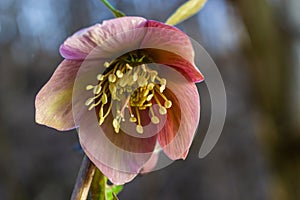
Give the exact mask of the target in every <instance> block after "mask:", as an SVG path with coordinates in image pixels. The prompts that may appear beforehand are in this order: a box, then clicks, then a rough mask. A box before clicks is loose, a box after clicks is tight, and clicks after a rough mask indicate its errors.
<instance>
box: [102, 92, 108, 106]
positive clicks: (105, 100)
mask: <svg viewBox="0 0 300 200" xmlns="http://www.w3.org/2000/svg"><path fill="white" fill-rule="evenodd" d="M101 101H102V104H106V103H107V95H106V93H103V94H102V97H101Z"/></svg>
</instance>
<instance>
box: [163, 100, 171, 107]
mask: <svg viewBox="0 0 300 200" xmlns="http://www.w3.org/2000/svg"><path fill="white" fill-rule="evenodd" d="M164 106H165V107H166V108H171V106H172V101H170V100H167V101H165V103H164Z"/></svg>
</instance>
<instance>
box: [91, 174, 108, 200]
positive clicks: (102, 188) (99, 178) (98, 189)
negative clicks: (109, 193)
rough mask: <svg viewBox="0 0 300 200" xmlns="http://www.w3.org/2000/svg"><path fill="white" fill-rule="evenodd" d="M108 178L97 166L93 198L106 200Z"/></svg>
mask: <svg viewBox="0 0 300 200" xmlns="http://www.w3.org/2000/svg"><path fill="white" fill-rule="evenodd" d="M106 182H107V178H106V177H105V176H104V175H103V174H102V172H101V171H100V170H99V169H98V168H96V170H95V174H94V178H93V181H92V186H91V199H95V200H106V197H105V196H106Z"/></svg>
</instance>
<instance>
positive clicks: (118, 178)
mask: <svg viewBox="0 0 300 200" xmlns="http://www.w3.org/2000/svg"><path fill="white" fill-rule="evenodd" d="M89 158H90V159H91V160H92V161H93V163H94V164H95V165H96V166H97V168H98V169H99V170H100V171H101V172H102V173H103V174H104V175H105V176H106V177H107V178H108V179H109V180H110V181H111V182H112V183H113V184H115V185H123V184H125V183H128V182H130V181H131V180H132V179H134V177H136V176H137V174H138V173H128V172H123V171H119V170H116V169H113V168H110V167H108V166H107V165H104V164H103V163H101V162H100V161H99V160H98V159H96V158H94V157H93V155H89Z"/></svg>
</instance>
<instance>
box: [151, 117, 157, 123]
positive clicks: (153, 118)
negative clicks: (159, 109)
mask: <svg viewBox="0 0 300 200" xmlns="http://www.w3.org/2000/svg"><path fill="white" fill-rule="evenodd" d="M151 122H152V123H153V124H159V118H158V117H156V116H153V117H151Z"/></svg>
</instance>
